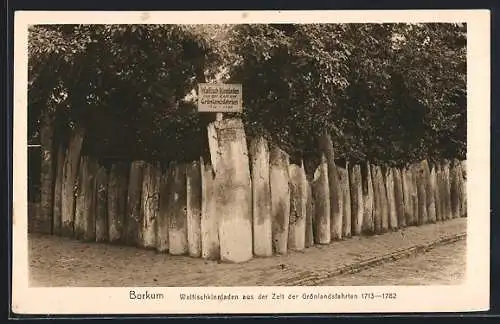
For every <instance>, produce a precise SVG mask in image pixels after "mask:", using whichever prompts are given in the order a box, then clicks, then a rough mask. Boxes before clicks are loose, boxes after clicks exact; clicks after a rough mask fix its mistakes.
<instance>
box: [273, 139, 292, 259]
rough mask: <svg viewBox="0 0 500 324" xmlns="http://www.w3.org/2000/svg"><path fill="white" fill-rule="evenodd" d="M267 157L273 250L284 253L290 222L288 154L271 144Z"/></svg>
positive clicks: (286, 247) (286, 246)
mask: <svg viewBox="0 0 500 324" xmlns="http://www.w3.org/2000/svg"><path fill="white" fill-rule="evenodd" d="M269 157H270V171H269V179H270V188H271V217H272V239H273V250H274V252H275V253H277V254H286V253H287V249H288V227H289V222H290V188H289V177H288V166H289V156H288V154H287V153H286V152H284V151H283V150H281V149H280V148H279V147H278V146H276V145H272V146H271V151H270V154H269Z"/></svg>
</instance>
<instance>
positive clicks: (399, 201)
mask: <svg viewBox="0 0 500 324" xmlns="http://www.w3.org/2000/svg"><path fill="white" fill-rule="evenodd" d="M392 170H393V171H392V172H393V175H394V201H395V204H396V217H397V220H398V226H399V228H403V227H406V219H405V205H404V193H403V180H402V176H401V170H399V169H398V168H393V169H392Z"/></svg>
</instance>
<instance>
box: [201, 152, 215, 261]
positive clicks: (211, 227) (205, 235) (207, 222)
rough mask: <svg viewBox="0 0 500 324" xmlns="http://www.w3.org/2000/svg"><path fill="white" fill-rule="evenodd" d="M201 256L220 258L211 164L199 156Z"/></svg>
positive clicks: (213, 258) (210, 258)
mask: <svg viewBox="0 0 500 324" xmlns="http://www.w3.org/2000/svg"><path fill="white" fill-rule="evenodd" d="M200 167H201V197H202V199H201V256H202V258H204V259H209V260H217V259H219V258H220V245H219V223H218V217H217V211H216V204H215V179H214V172H213V168H212V164H211V163H210V161H207V162H205V161H204V160H203V158H201V162H200Z"/></svg>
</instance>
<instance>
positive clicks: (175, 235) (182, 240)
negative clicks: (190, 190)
mask: <svg viewBox="0 0 500 324" xmlns="http://www.w3.org/2000/svg"><path fill="white" fill-rule="evenodd" d="M170 167H171V168H173V171H172V172H173V174H172V186H170V189H171V190H170V193H169V197H170V199H169V204H168V206H169V208H168V209H169V212H168V219H169V222H170V223H169V227H168V228H169V231H168V247H169V251H170V254H172V255H183V254H187V253H188V241H187V240H188V238H187V196H186V195H187V191H186V165H185V164H172V165H171V166H170Z"/></svg>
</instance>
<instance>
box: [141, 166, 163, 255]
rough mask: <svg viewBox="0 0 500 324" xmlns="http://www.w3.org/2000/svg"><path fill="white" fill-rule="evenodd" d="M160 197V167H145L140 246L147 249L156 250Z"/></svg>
mask: <svg viewBox="0 0 500 324" xmlns="http://www.w3.org/2000/svg"><path fill="white" fill-rule="evenodd" d="M159 195H160V171H159V166H158V165H156V164H153V163H146V164H145V165H144V170H143V177H142V189H141V215H142V217H141V218H140V221H141V222H140V224H139V231H138V233H139V240H138V243H139V244H138V245H139V246H140V247H143V248H146V249H156V220H157V219H158V209H159V202H158V201H159Z"/></svg>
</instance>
